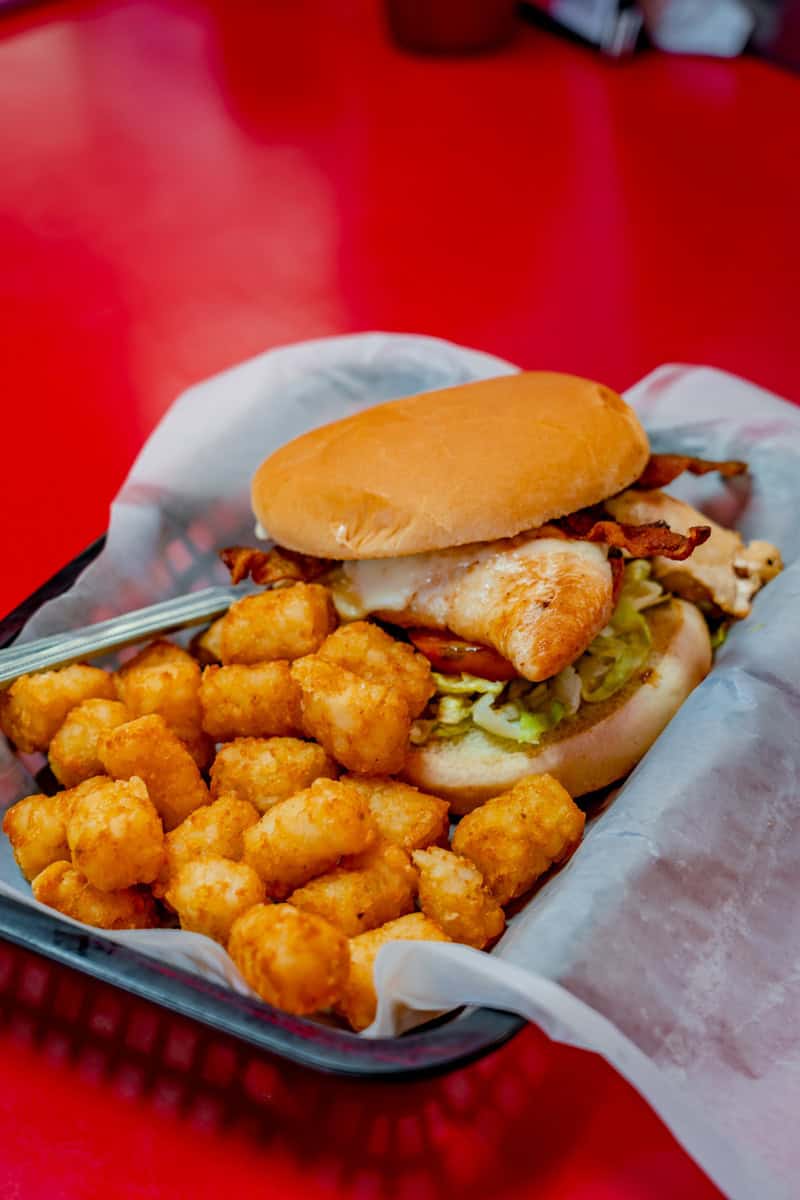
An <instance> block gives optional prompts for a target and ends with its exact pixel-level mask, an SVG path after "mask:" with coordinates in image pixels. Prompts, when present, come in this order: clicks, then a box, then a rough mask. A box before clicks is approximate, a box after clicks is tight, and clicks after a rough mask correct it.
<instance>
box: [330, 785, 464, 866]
mask: <svg viewBox="0 0 800 1200" xmlns="http://www.w3.org/2000/svg"><path fill="white" fill-rule="evenodd" d="M344 778H345V779H346V780H347V782H348V783H352V785H353V786H354V787H357V788H360V789H361V791H362V792H363V794H364V795H365V796H366V797H367V799H368V801H369V809H370V812H371V813H372V819H373V821H374V822H375V824H376V825H377V827H378V833H379V834H380V836H381V837H382V838H383V839H384V840H385V841H387V842H393V843H394V844H395V846H402V847H403V849H404V850H408V851H409V852H410V851H411V850H422V849H424V848H425V847H426V846H432V845H434V843H438V842H446V841H447V832H448V829H449V827H450V821H449V815H448V814H449V809H450V805H449V804H448V802H447V800H441V799H440V798H439V797H438V796H429V795H428V794H427V793H426V792H420V791H419V790H418V789H417V788H415V787H412V786H411V784H410V783H401V782H400V780H399V779H385V778H381V777H380V776H369V775H362V776H358V775H345V776H344Z"/></svg>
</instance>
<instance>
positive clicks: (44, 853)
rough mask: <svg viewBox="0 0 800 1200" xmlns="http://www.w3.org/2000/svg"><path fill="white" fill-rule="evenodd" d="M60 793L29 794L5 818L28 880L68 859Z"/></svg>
mask: <svg viewBox="0 0 800 1200" xmlns="http://www.w3.org/2000/svg"><path fill="white" fill-rule="evenodd" d="M62 795H64V793H63V792H62V793H60V794H59V795H57V796H39V795H35V796H26V797H25V799H24V800H19V801H18V802H17V803H16V804H14V805H13V806H12V807H11V808H9V809H8V810H7V812H6V814H5V816H4V817H3V833H4V834H5V835H6V837H7V838H8V840H9V841H10V842H11V847H12V849H13V851H14V858H15V859H16V860H17V866H18V867H19V869H20V871H21V872H22V874H23V875H24V876H25V878H26V879H27V880H31V879H33V878H34V876H36V875H38V874H39V872H40V871H43V870H44V868H45V867H49V866H50V864H51V863H54V862H58V861H59V860H61V859H68V858H69V846H68V845H67V826H66V820H65V812H64V805H63V803H62V801H61V796H62Z"/></svg>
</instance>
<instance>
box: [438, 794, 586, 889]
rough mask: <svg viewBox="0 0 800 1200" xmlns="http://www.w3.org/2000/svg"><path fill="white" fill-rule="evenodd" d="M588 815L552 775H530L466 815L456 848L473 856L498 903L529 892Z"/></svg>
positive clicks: (572, 842) (578, 837)
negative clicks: (584, 813)
mask: <svg viewBox="0 0 800 1200" xmlns="http://www.w3.org/2000/svg"><path fill="white" fill-rule="evenodd" d="M584 822H585V817H584V815H583V813H582V812H581V810H580V809H579V808H578V806H577V804H576V803H575V802H574V800H573V799H572V798H571V796H570V794H569V792H567V791H565V789H564V788H563V787H562V786H561V784H560V783H558V782H557V781H556V780H555V779H553V777H552V775H529V776H528V777H527V778H525V779H521V780H520V781H519V783H517V784H515V785H514V787H513V788H512V789H511V791H510V792H504V793H503V795H502V796H495V798H494V799H493V800H487V801H486V803H485V804H484V805H482V806H481V807H480V808H476V809H475V810H474V811H473V812H471V813H468V814H467V816H466V817H462V818H461V821H460V822H459V824H458V827H457V829H456V831H455V834H454V835H453V849H454V850H455V852H456V853H457V854H463V855H464V857H465V858H469V859H471V861H472V862H474V863H475V866H476V867H477V868H478V870H479V871H480V872H481V874H482V875H483V878H484V881H485V883H486V886H487V887H488V889H489V891H490V892H491V893H492V895H493V896H494V898H495V900H496V901H497V903H498V904H508V903H509V901H511V900H514V899H516V897H517V896H521V895H522V894H523V892H527V890H528V888H530V887H531V886H532V885H533V883H534V882H535V880H536V879H538V877H539V876H540V875H542V874H544V872H545V871H546V870H547V869H548V868H549V867H551V866H552V865H553V863H556V862H560V861H561V860H562V859H563V858H566V856H567V855H568V854H569V853H570V851H571V850H572V849H573V848H574V847H575V846H576V845H577V844H578V842H579V841H580V840H581V836H582V835H583V826H584Z"/></svg>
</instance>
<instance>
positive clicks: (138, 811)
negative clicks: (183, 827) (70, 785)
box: [67, 776, 164, 892]
mask: <svg viewBox="0 0 800 1200" xmlns="http://www.w3.org/2000/svg"><path fill="white" fill-rule="evenodd" d="M67 843H68V845H69V848H70V854H71V856H72V865H73V867H75V868H76V869H77V870H78V871H80V872H81V874H83V875H85V876H86V878H87V879H88V880H89V883H91V884H92V886H93V887H96V888H99V889H100V891H101V892H118V891H122V890H123V889H124V888H129V887H133V886H134V885H135V884H137V883H152V881H153V880H154V879H155V877H156V875H157V874H158V872H159V869H160V867H161V863H162V860H163V858H164V830H163V828H162V826H161V820H160V818H159V815H158V813H157V812H156V809H155V806H154V804H153V803H152V801H151V800H150V798H149V796H148V794H147V788H146V787H145V785H144V783H143V782H142V780H141V779H137V778H136V776H133V777H132V778H131V779H126V780H115V779H100V780H97V781H96V785H95V786H94V787H93V788H91V789H90V790H87V791H85V792H83V794H82V795H80V796H79V797H78V798H77V800H76V801H75V802H74V804H73V805H72V810H71V812H70V815H69V819H68V821H67Z"/></svg>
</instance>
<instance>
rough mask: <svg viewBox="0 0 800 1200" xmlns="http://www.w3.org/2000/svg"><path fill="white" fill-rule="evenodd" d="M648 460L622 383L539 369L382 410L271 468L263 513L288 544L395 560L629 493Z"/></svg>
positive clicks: (256, 494)
mask: <svg viewBox="0 0 800 1200" xmlns="http://www.w3.org/2000/svg"><path fill="white" fill-rule="evenodd" d="M647 458H648V443H647V437H646V435H645V433H644V430H643V429H642V427H641V425H640V424H639V421H638V420H637V418H636V415H635V414H634V412H633V410H632V409H631V408H629V407H628V405H626V404H625V402H624V401H623V400H622V399H621V398H620V397H619V396H618V395H617V394H616V392H613V391H612V390H611V389H610V388H607V387H603V386H602V385H600V384H598V383H592V382H590V381H588V380H585V379H578V378H577V377H576V376H573V375H559V374H556V373H553V372H547V371H528V372H522V373H520V374H518V375H507V376H502V377H500V378H498V379H489V380H483V381H481V382H478V383H472V384H467V385H462V386H460V387H454V388H447V389H444V390H443V391H438V392H433V393H425V394H423V395H419V396H410V397H408V398H406V399H403V400H393V401H391V402H390V403H388V404H379V405H376V406H375V407H373V408H369V409H366V410H364V411H363V412H360V413H357V414H355V415H354V416H351V417H346V418H345V419H344V420H341V421H335V422H333V423H332V424H330V425H325V426H323V427H322V428H320V429H315V430H312V431H311V432H310V433H306V434H304V435H303V436H302V437H299V438H296V439H295V440H294V441H293V442H290V443H289V444H288V445H287V446H284V447H282V448H281V449H280V450H278V451H277V452H276V453H274V454H272V455H271V456H270V457H269V458H268V459H267V460H266V461H265V462H264V463H262V465H261V466H260V467H259V469H258V471H257V472H256V474H255V477H254V479H253V484H252V501H253V509H254V511H255V513H256V516H257V517H258V520H259V521H260V523H261V524H262V525H263V527H264V528H265V529H266V530H267V532H268V534H269V536H270V537H271V538H273V539H274V540H275V541H277V542H278V543H280V544H281V545H282V546H287V547H289V548H290V549H292V550H296V551H300V552H301V553H304V554H313V555H317V556H321V557H326V558H335V559H350V558H387V557H393V556H396V555H402V554H417V553H421V552H422V551H426V550H440V549H443V548H445V547H447V546H458V545H463V544H465V543H466V542H476V541H478V542H483V541H491V540H493V539H495V538H499V537H510V536H512V535H514V534H516V533H519V532H521V531H522V530H524V529H531V528H533V527H535V526H537V525H542V524H544V522H546V521H550V520H553V519H554V518H556V517H560V516H563V515H564V514H565V513H569V512H574V511H575V510H576V509H579V508H585V507H587V506H588V505H591V504H596V503H598V502H599V501H600V500H604V499H605V498H606V497H607V496H610V495H613V494H614V493H615V492H619V491H621V490H622V489H623V488H625V487H627V486H628V485H629V484H630V483H632V482H633V480H634V479H636V478H637V476H638V475H639V474H640V473H641V471H642V469H643V468H644V466H645V463H646V462H647Z"/></svg>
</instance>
